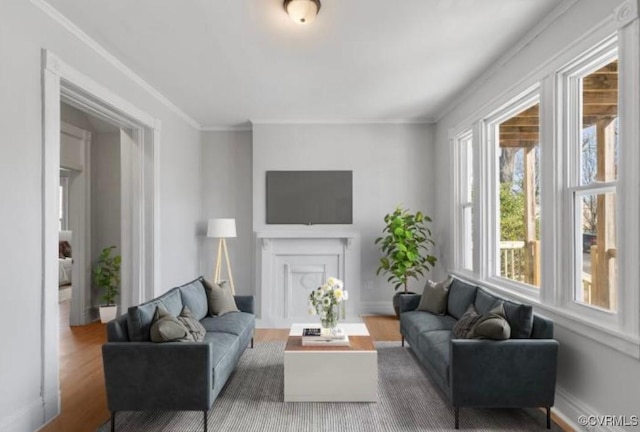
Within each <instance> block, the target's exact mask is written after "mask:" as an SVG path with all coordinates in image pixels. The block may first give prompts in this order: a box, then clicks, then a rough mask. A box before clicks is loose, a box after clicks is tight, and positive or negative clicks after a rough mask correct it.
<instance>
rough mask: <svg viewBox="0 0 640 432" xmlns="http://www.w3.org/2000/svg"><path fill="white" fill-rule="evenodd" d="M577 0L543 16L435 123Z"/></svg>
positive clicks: (456, 99) (443, 110)
mask: <svg viewBox="0 0 640 432" xmlns="http://www.w3.org/2000/svg"><path fill="white" fill-rule="evenodd" d="M578 1H579V0H563V1H562V3H560V4H559V5H558V6H557V7H556V8H555V9H553V10H552V11H551V13H549V14H548V15H547V16H545V17H544V18H543V19H542V20H541V21H540V22H539V23H538V24H536V25H535V26H534V27H533V28H532V29H531V30H529V31H528V32H527V33H526V34H525V36H524V37H523V38H521V39H520V41H519V42H518V43H516V44H515V45H514V46H513V47H512V48H511V49H509V50H508V51H507V52H505V53H504V54H503V55H501V56H500V57H498V59H497V60H496V61H494V62H493V63H492V64H491V66H490V67H489V68H487V69H485V70H484V72H482V73H481V74H480V76H479V77H478V78H477V79H476V80H474V81H473V82H472V83H471V84H470V85H469V86H467V87H465V88H464V89H463V90H462V91H461V92H460V93H458V94H457V95H456V96H455V97H454V98H453V99H452V100H451V101H450V102H449V103H447V104H446V105H444V107H443V109H441V110H439V111H440V113H439V114H438V116H437V117H436V118H435V122H440V121H441V120H442V119H443V118H444V117H446V116H447V115H448V114H449V113H450V112H451V111H453V110H454V109H455V108H456V107H457V106H458V105H460V104H461V103H462V102H463V101H465V100H466V99H468V98H469V96H470V95H471V94H473V93H475V92H476V91H477V90H478V89H479V88H480V87H481V86H482V85H483V84H484V83H485V82H486V81H488V80H489V78H490V77H491V76H492V75H494V74H495V73H496V72H497V71H498V70H500V69H502V68H503V67H504V65H505V64H507V63H508V62H509V61H511V60H512V59H513V58H514V57H515V56H516V55H518V54H519V53H520V52H521V51H522V50H524V49H525V48H526V47H527V46H529V45H530V44H531V42H533V41H534V40H535V39H536V38H537V37H538V36H540V34H541V33H542V32H544V31H545V30H546V29H547V28H548V27H549V26H550V25H551V24H553V23H554V22H555V21H556V20H557V19H558V18H560V17H561V16H562V15H564V13H565V12H567V11H568V10H569V9H570V8H571V7H572V6H573V5H574V4H576V3H577V2H578Z"/></svg>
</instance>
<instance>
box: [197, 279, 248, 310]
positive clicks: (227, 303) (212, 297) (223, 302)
mask: <svg viewBox="0 0 640 432" xmlns="http://www.w3.org/2000/svg"><path fill="white" fill-rule="evenodd" d="M203 285H204V290H205V291H206V293H207V301H208V302H209V315H212V316H216V315H217V316H222V315H224V314H226V313H229V312H240V311H239V310H238V306H236V300H235V299H234V298H233V294H231V290H230V289H229V288H228V287H226V286H222V287H221V286H220V285H218V284H217V283H211V282H209V281H208V280H206V279H204V280H203Z"/></svg>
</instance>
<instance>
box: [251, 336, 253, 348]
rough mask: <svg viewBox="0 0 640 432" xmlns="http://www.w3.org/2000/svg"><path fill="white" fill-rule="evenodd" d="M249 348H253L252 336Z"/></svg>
mask: <svg viewBox="0 0 640 432" xmlns="http://www.w3.org/2000/svg"><path fill="white" fill-rule="evenodd" d="M251 349H253V338H251Z"/></svg>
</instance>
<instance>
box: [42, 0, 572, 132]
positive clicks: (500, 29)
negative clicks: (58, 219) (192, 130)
mask: <svg viewBox="0 0 640 432" xmlns="http://www.w3.org/2000/svg"><path fill="white" fill-rule="evenodd" d="M47 1H48V3H49V4H51V5H52V6H53V7H54V8H55V9H57V10H58V11H59V12H60V13H62V14H63V15H64V16H66V17H67V18H68V19H69V20H71V21H72V22H73V23H74V24H75V25H76V26H78V27H79V28H80V29H81V30H83V31H84V32H85V33H87V34H88V35H89V36H90V37H91V38H93V39H94V40H96V41H97V42H98V43H99V44H100V45H102V46H103V47H104V48H105V49H106V50H107V51H109V52H110V53H111V54H113V55H114V56H115V57H117V58H118V59H119V60H120V61H122V62H123V63H124V64H125V65H127V66H128V67H129V68H131V69H132V70H133V71H135V72H136V73H137V74H138V75H140V76H141V77H142V78H143V79H144V80H145V81H147V82H148V83H149V84H151V85H152V86H153V87H155V88H156V89H157V90H158V91H160V93H162V94H163V95H164V96H166V97H167V98H168V99H169V100H171V101H172V102H173V103H174V104H175V105H177V106H178V107H179V108H180V109H181V110H183V111H184V112H185V113H187V114H188V115H189V116H190V117H192V118H193V119H194V120H195V121H196V122H197V123H199V124H200V125H202V126H203V127H238V126H242V125H246V124H247V123H248V122H249V121H264V122H387V121H417V122H419V121H431V120H433V119H434V118H437V117H438V115H439V113H440V112H441V111H442V110H443V109H444V108H445V107H446V106H447V104H449V103H450V102H451V101H452V100H453V98H454V97H455V96H456V95H457V94H459V93H460V92H461V91H462V90H463V89H464V88H465V87H467V86H468V85H470V84H471V83H472V82H473V80H474V78H475V77H478V76H479V75H480V74H481V73H482V72H483V71H484V70H486V69H487V68H489V67H490V66H491V64H492V62H494V61H495V60H496V59H497V58H499V57H500V55H501V54H503V53H504V52H505V51H507V50H508V49H509V48H510V47H512V46H513V45H514V44H515V43H516V42H517V41H518V40H520V39H521V38H522V37H523V36H524V35H525V34H526V33H527V32H528V31H529V30H530V29H531V28H532V27H533V26H535V25H536V24H537V23H538V22H539V21H540V20H541V19H542V18H543V17H544V16H546V15H547V14H549V13H550V12H551V10H553V9H554V8H555V7H556V6H558V5H559V4H560V2H561V0H402V1H393V0H322V9H321V11H320V14H319V15H318V17H317V18H316V20H315V21H314V22H312V23H311V24H308V25H298V24H295V23H294V22H292V21H291V20H289V18H288V17H287V15H286V14H285V12H284V10H283V8H282V1H281V0H189V1H176V0H83V1H78V0H47Z"/></svg>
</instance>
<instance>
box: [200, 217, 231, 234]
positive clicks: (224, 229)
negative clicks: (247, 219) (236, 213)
mask: <svg viewBox="0 0 640 432" xmlns="http://www.w3.org/2000/svg"><path fill="white" fill-rule="evenodd" d="M235 236H236V220H235V219H209V223H208V224H207V237H213V238H229V237H235Z"/></svg>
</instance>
